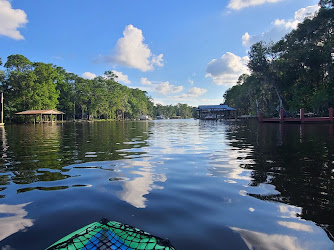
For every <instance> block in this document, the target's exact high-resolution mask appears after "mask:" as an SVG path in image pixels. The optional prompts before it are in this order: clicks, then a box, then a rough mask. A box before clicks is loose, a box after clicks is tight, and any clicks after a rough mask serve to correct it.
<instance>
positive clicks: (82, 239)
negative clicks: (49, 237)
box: [47, 219, 175, 250]
mask: <svg viewBox="0 0 334 250" xmlns="http://www.w3.org/2000/svg"><path fill="white" fill-rule="evenodd" d="M56 249H57V250H58V249H59V250H60V249H67V250H77V249H87V250H88V249H121V250H131V249H142V250H145V249H159V250H160V249H161V250H162V249H164V250H175V248H174V247H173V246H172V245H171V244H170V242H169V240H168V239H162V238H160V237H157V236H153V235H150V234H149V233H146V232H144V231H142V230H140V229H137V228H134V227H132V226H129V225H126V224H121V223H119V222H116V221H109V220H107V219H102V220H101V221H99V222H94V223H92V224H89V225H87V226H85V227H83V228H81V229H79V230H77V231H75V232H73V233H71V234H69V235H67V236H65V237H64V238H62V239H61V240H59V241H57V242H56V243H54V244H53V245H51V246H50V247H48V248H47V250H56Z"/></svg>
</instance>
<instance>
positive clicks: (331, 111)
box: [329, 108, 333, 123]
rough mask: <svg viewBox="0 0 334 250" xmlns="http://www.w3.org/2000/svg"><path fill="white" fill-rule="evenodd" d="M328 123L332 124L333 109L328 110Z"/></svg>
mask: <svg viewBox="0 0 334 250" xmlns="http://www.w3.org/2000/svg"><path fill="white" fill-rule="evenodd" d="M329 122H331V123H333V108H329Z"/></svg>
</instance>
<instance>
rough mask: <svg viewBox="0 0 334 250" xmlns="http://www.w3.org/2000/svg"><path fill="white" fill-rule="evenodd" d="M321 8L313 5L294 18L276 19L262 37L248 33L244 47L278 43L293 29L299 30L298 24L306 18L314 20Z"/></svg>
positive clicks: (299, 11) (298, 11)
mask: <svg viewBox="0 0 334 250" xmlns="http://www.w3.org/2000/svg"><path fill="white" fill-rule="evenodd" d="M319 8H320V7H319V6H318V5H317V4H316V5H312V6H307V7H305V8H301V9H299V10H297V11H296V12H295V15H294V18H292V19H289V20H285V19H276V20H275V21H274V22H273V23H272V27H271V29H270V30H268V31H265V32H263V33H262V34H260V35H250V34H249V33H248V32H246V33H245V34H244V35H243V36H242V45H243V46H245V47H249V46H251V45H252V44H254V43H256V42H259V41H265V42H269V41H273V42H276V41H278V40H280V39H281V38H282V37H284V36H285V35H286V34H287V33H289V32H290V31H292V30H293V29H297V27H298V24H300V23H301V22H303V21H304V20H305V18H312V17H313V16H314V15H315V13H316V12H317V11H318V10H319Z"/></svg>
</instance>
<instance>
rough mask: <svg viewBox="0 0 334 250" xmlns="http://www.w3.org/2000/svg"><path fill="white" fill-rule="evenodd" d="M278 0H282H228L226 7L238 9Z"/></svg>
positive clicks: (278, 0) (277, 0)
mask: <svg viewBox="0 0 334 250" xmlns="http://www.w3.org/2000/svg"><path fill="white" fill-rule="evenodd" d="M280 1H283V0H230V2H229V4H228V6H227V7H228V8H229V9H233V10H240V9H243V8H247V7H251V6H257V5H262V4H266V3H277V2H280Z"/></svg>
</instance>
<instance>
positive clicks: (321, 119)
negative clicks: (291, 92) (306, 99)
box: [258, 108, 333, 123]
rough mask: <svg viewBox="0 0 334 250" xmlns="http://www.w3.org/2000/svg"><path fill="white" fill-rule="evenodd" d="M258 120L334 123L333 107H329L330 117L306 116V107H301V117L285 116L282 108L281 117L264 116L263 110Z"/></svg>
mask: <svg viewBox="0 0 334 250" xmlns="http://www.w3.org/2000/svg"><path fill="white" fill-rule="evenodd" d="M258 121H259V122H279V123H285V122H290V123H333V108H330V109H329V116H328V117H305V112H304V109H300V115H299V118H291V117H284V111H283V109H281V111H280V117H279V118H263V117H262V114H261V111H259V115H258Z"/></svg>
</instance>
